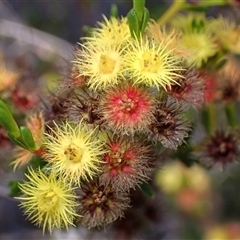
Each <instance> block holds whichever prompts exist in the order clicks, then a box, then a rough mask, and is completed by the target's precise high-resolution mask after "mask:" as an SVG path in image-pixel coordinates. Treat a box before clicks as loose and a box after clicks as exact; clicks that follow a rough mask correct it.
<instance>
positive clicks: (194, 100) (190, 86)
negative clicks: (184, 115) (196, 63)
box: [167, 68, 205, 106]
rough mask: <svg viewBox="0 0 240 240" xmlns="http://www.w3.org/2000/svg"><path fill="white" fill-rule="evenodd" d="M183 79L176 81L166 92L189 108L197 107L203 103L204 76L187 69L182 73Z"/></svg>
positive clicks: (192, 69)
mask: <svg viewBox="0 0 240 240" xmlns="http://www.w3.org/2000/svg"><path fill="white" fill-rule="evenodd" d="M181 75H183V76H184V78H179V79H176V82H177V83H175V84H172V85H171V86H170V87H168V88H167V92H168V93H169V94H170V95H172V96H173V97H174V98H176V99H177V100H178V101H183V102H186V103H188V104H189V105H191V106H199V105H201V104H202V103H203V101H204V97H203V96H204V83H205V79H204V76H203V75H201V74H200V73H199V72H198V71H197V70H196V69H194V68H188V69H187V70H186V71H182V72H181Z"/></svg>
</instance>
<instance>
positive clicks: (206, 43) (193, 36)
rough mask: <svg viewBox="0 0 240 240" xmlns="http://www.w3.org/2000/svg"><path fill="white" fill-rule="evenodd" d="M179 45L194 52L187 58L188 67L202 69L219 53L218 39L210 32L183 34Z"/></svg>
mask: <svg viewBox="0 0 240 240" xmlns="http://www.w3.org/2000/svg"><path fill="white" fill-rule="evenodd" d="M179 45H180V46H181V48H187V49H189V50H191V51H192V54H191V55H190V56H187V57H186V58H185V60H186V62H187V64H188V66H195V67H196V68H200V67H202V66H203V65H204V64H205V63H206V62H207V60H208V59H209V58H210V57H212V56H214V55H215V54H216V53H217V52H218V51H219V46H218V45H217V43H216V39H215V38H214V37H213V36H212V35H211V33H208V32H198V33H189V34H183V35H182V37H181V39H180V41H179Z"/></svg>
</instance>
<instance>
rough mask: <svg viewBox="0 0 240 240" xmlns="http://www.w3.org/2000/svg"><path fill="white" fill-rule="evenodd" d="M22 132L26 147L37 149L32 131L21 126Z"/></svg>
mask: <svg viewBox="0 0 240 240" xmlns="http://www.w3.org/2000/svg"><path fill="white" fill-rule="evenodd" d="M20 132H21V137H22V139H23V141H24V143H25V144H26V146H27V147H28V149H29V150H34V149H35V147H36V144H35V141H34V139H33V136H32V133H31V131H30V130H29V129H28V128H27V127H25V126H21V127H20Z"/></svg>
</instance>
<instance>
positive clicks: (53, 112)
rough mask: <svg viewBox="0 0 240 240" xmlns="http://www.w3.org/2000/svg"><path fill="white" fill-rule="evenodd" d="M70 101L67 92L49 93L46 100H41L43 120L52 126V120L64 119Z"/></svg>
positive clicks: (67, 112)
mask: <svg viewBox="0 0 240 240" xmlns="http://www.w3.org/2000/svg"><path fill="white" fill-rule="evenodd" d="M70 105H71V101H70V100H69V96H68V95H67V94H63V93H62V94H55V93H50V95H49V96H48V98H47V100H46V101H45V99H44V101H43V102H42V111H43V116H44V120H45V122H46V124H47V127H48V126H53V125H54V123H53V122H59V121H61V120H62V119H65V118H66V117H67V116H68V114H69V107H70Z"/></svg>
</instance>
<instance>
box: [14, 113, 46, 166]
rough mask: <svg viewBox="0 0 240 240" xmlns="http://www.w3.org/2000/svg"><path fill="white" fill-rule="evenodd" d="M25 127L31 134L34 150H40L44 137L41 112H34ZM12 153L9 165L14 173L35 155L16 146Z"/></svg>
mask: <svg viewBox="0 0 240 240" xmlns="http://www.w3.org/2000/svg"><path fill="white" fill-rule="evenodd" d="M26 126H27V127H28V129H29V130H30V131H31V133H32V136H33V140H34V142H35V144H36V149H37V150H38V149H40V147H41V145H42V141H43V137H44V119H43V115H42V112H36V113H33V114H32V115H30V116H29V117H28V118H27V120H26ZM13 151H14V156H13V158H14V161H13V162H12V163H11V165H13V169H14V171H15V170H16V168H18V167H22V166H24V165H26V164H27V163H29V161H30V160H31V159H32V157H33V156H34V154H35V152H30V151H29V150H27V149H25V148H22V147H19V146H16V147H15V148H14V150H13Z"/></svg>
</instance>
